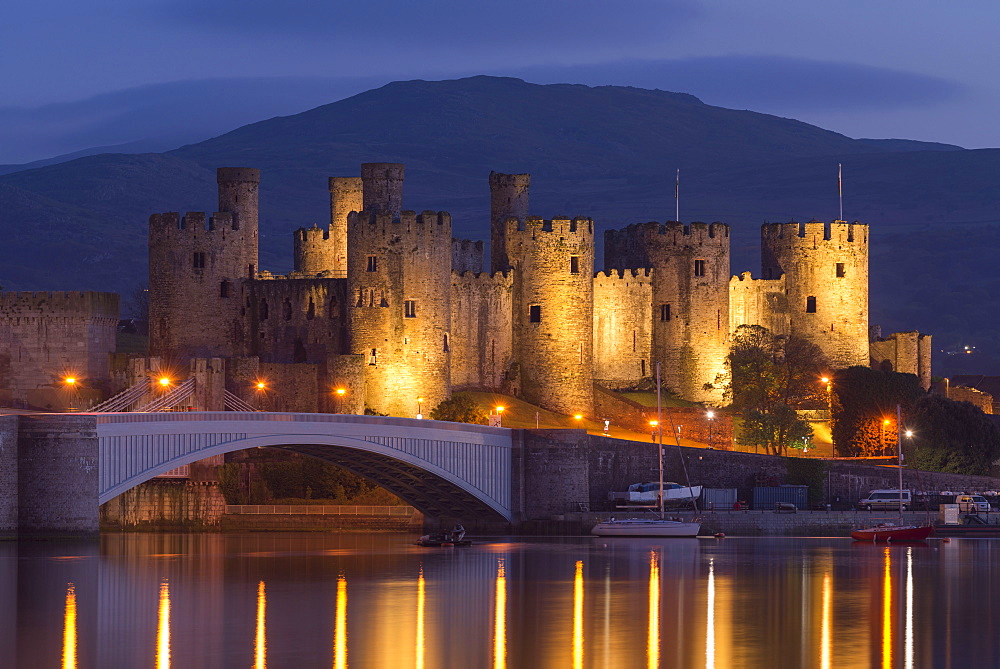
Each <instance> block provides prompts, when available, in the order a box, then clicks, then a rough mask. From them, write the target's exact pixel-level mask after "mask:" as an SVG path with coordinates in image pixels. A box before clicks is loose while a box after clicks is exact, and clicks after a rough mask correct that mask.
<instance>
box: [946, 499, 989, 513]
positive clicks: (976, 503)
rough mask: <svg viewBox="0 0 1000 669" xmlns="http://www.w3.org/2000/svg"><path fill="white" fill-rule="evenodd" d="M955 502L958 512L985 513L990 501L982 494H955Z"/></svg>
mask: <svg viewBox="0 0 1000 669" xmlns="http://www.w3.org/2000/svg"><path fill="white" fill-rule="evenodd" d="M955 504H958V511H959V513H980V512H982V513H986V512H987V511H989V510H990V503H989V502H987V501H986V498H985V497H983V496H982V495H955Z"/></svg>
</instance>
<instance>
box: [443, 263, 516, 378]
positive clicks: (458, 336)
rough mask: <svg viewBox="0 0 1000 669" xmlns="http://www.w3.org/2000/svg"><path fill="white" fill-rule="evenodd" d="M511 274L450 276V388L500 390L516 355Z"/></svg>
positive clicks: (463, 274)
mask: <svg viewBox="0 0 1000 669" xmlns="http://www.w3.org/2000/svg"><path fill="white" fill-rule="evenodd" d="M512 283H513V280H512V275H511V272H509V271H508V272H497V273H496V274H494V275H492V276H490V275H489V274H485V273H483V274H473V273H472V272H463V273H461V274H459V273H457V272H452V274H451V327H452V332H453V336H452V346H451V385H452V388H453V389H455V390H462V389H474V388H482V389H490V390H499V389H500V387H501V384H502V383H503V380H504V375H505V373H506V372H507V370H508V369H509V368H510V363H511V359H512V355H513V351H512V346H513V343H512V339H511V336H512V333H513V325H512V322H511V319H512V318H513V314H512V312H511V297H512Z"/></svg>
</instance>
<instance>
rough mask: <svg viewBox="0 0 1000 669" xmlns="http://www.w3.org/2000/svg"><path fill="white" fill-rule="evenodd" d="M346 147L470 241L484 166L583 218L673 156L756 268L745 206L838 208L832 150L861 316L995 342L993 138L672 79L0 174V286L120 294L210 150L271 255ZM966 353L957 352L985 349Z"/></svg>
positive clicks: (624, 208) (736, 260) (749, 209)
mask: <svg viewBox="0 0 1000 669" xmlns="http://www.w3.org/2000/svg"><path fill="white" fill-rule="evenodd" d="M365 161H393V162H402V163H405V164H406V174H407V180H406V186H405V192H404V199H405V205H406V206H407V207H408V208H413V209H418V210H420V209H431V208H433V209H445V210H448V211H451V212H452V214H453V215H454V219H455V228H456V235H461V236H466V237H472V238H479V239H482V238H485V237H487V236H488V227H487V220H488V211H489V205H488V196H489V193H488V188H487V184H486V176H487V175H488V173H489V172H490V170H497V171H501V172H503V171H508V172H514V171H516V172H525V171H527V172H531V173H532V175H533V182H532V209H533V210H534V213H538V214H541V215H545V216H551V215H562V214H568V215H576V214H582V215H591V216H594V217H595V218H596V219H597V221H598V226H599V230H602V229H607V228H609V227H618V226H622V225H626V224H629V223H633V222H637V221H645V220H656V219H659V220H664V219H666V218H673V209H674V202H673V181H674V171H675V170H676V169H678V168H680V169H681V218H682V219H684V220H686V221H690V220H708V221H712V220H721V221H724V222H727V223H730V224H731V225H732V226H733V266H732V270H733V272H734V273H736V272H740V271H745V270H752V271H754V272H756V271H757V270H758V265H759V259H758V258H759V251H758V247H757V237H758V234H759V233H758V230H759V224H760V223H761V222H763V221H764V220H771V221H778V220H790V219H793V218H794V219H795V220H808V219H810V218H812V217H816V218H821V219H832V218H835V217H836V216H837V191H836V170H837V163H843V164H844V207H845V209H844V213H845V217H847V218H849V219H851V220H854V219H859V220H862V221H864V222H867V223H871V224H872V225H873V232H872V252H873V255H872V302H871V303H872V322H873V323H882V324H883V326H884V327H885V329H886V330H890V331H891V330H895V329H901V328H906V329H914V328H920V329H922V330H924V331H927V332H931V333H933V334H935V335H937V337H938V338H937V340H936V343H937V344H939V345H941V346H942V347H943V346H949V345H957V344H961V343H976V344H978V345H979V346H980V348H979V350H980V351H981V352H984V353H986V354H989V355H990V356H994V355H995V357H996V358H998V359H1000V341H994V339H995V338H996V335H994V334H993V333H994V332H997V331H1000V317H997V316H993V315H992V313H991V312H990V313H986V312H987V311H988V310H984V309H983V300H984V299H987V298H988V296H989V295H990V294H992V293H993V284H994V283H996V281H995V279H994V278H993V277H992V275H990V274H989V273H988V272H987V273H983V272H982V270H980V267H984V266H985V267H987V268H988V267H991V264H990V262H989V259H990V258H991V257H995V254H996V251H997V248H996V247H998V246H1000V241H997V239H998V236H1000V235H998V234H997V230H995V229H994V228H993V227H992V226H993V225H997V224H1000V215H998V211H997V206H996V204H995V203H997V202H998V201H1000V183H998V182H997V181H996V179H995V178H994V177H993V175H995V174H997V173H998V171H1000V151H997V150H977V151H969V150H963V149H960V148H959V147H952V146H947V145H940V144H933V143H922V142H915V141H911V140H873V139H860V140H856V139H851V138H848V137H845V136H843V135H840V134H837V133H834V132H830V131H827V130H824V129H821V128H817V127H814V126H810V125H808V124H805V123H801V122H799V121H795V120H792V119H784V118H779V117H776V116H770V115H766V114H759V113H754V112H749V111H737V110H731V109H723V108H720V107H713V106H710V105H706V104H703V103H702V102H700V101H699V100H698V99H697V98H694V97H692V96H690V95H686V94H682V93H670V92H664V91H651V90H644V89H638V88H627V87H613V86H603V87H587V86H580V85H570V84H559V85H544V86H543V85H535V84H528V83H525V82H523V81H520V80H518V79H509V78H495V77H472V78H469V79H460V80H453V81H438V82H428V81H409V82H396V83H393V84H389V85H387V86H384V87H382V88H378V89H375V90H371V91H367V92H365V93H361V94H359V95H356V96H354V97H351V98H348V99H345V100H341V101H339V102H335V103H333V104H329V105H324V106H322V107H317V108H315V109H312V110H309V111H306V112H303V113H301V114H296V115H294V116H285V117H278V118H273V119H269V120H266V121H261V122H259V123H254V124H251V125H247V126H244V127H242V128H238V129H236V130H234V131H232V132H229V133H227V134H224V135H221V136H219V137H215V138H213V139H209V140H206V141H204V142H199V143H197V144H191V145H188V146H184V147H180V148H178V149H175V150H173V151H169V152H166V153H161V154H140V155H123V154H101V155H95V156H86V157H82V158H78V159H76V160H71V161H68V162H64V163H59V164H55V165H46V166H41V167H38V168H36V169H30V170H21V171H17V172H13V173H10V174H6V175H3V176H0V230H2V231H3V234H4V235H5V242H6V243H5V244H4V245H3V246H2V247H0V285H3V286H4V287H5V288H7V289H54V288H67V287H72V288H81V289H82V288H95V289H108V290H119V291H121V292H123V293H126V294H127V293H129V292H131V290H132V289H133V288H134V287H135V286H136V285H138V284H140V283H142V282H143V281H144V273H145V265H146V254H145V234H146V233H145V225H146V219H147V218H148V215H149V214H150V213H152V212H156V211H168V210H175V211H176V210H179V211H185V210H211V209H213V208H214V206H215V196H214V174H213V172H214V168H215V167H217V166H222V165H245V166H254V167H259V168H261V169H262V171H263V180H262V186H261V252H262V253H261V265H262V267H265V268H269V269H273V270H275V271H287V270H288V269H289V265H290V262H291V258H290V256H291V238H290V232H291V231H292V230H293V229H295V228H296V227H299V226H302V225H308V224H311V223H313V222H319V223H322V222H324V221H325V219H326V217H327V216H328V214H327V211H326V207H327V202H328V195H327V193H326V187H325V186H326V177H327V176H331V175H350V174H356V173H357V171H358V165H359V164H360V163H361V162H365ZM945 252H947V254H946V253H945ZM111 258H113V260H111V261H109V259H111ZM39 268H42V269H39ZM998 276H1000V272H998ZM995 321H998V322H995ZM974 357H975V360H974V361H973V360H963V361H962V362H963V363H964V362H969V363H971V362H976V363H977V364H980V365H981V364H984V363H985V362H986V361H985V360H983V357H985V356H974ZM990 364H993V365H994V366H993V367H991V368H990V369H991V370H992V371H994V372H1000V363H993V362H991V363H990ZM984 371H985V370H984Z"/></svg>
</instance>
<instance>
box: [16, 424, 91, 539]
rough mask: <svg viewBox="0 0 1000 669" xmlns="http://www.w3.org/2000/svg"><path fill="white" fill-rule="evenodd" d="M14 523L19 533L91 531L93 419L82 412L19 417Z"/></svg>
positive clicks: (74, 532)
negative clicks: (16, 509)
mask: <svg viewBox="0 0 1000 669" xmlns="http://www.w3.org/2000/svg"><path fill="white" fill-rule="evenodd" d="M19 421H20V427H19V431H18V441H19V444H18V460H17V468H18V524H19V527H20V531H21V532H25V533H36V532H41V533H54V532H55V533H67V534H87V533H93V532H97V530H98V522H97V493H98V479H97V473H98V468H97V457H98V449H97V424H96V422H95V421H96V419H95V418H94V416H93V415H86V414H78V415H72V414H69V415H67V414H26V415H22V416H20V417H19Z"/></svg>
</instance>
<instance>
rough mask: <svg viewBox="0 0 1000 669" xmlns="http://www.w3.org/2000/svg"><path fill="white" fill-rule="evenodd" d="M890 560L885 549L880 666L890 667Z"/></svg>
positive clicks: (887, 550)
mask: <svg viewBox="0 0 1000 669" xmlns="http://www.w3.org/2000/svg"><path fill="white" fill-rule="evenodd" d="M891 567H892V560H891V558H890V557H889V549H888V548H886V549H885V570H884V572H883V577H882V666H883V667H885V668H886V669H891V667H892V572H891V570H890V568H891Z"/></svg>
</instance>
